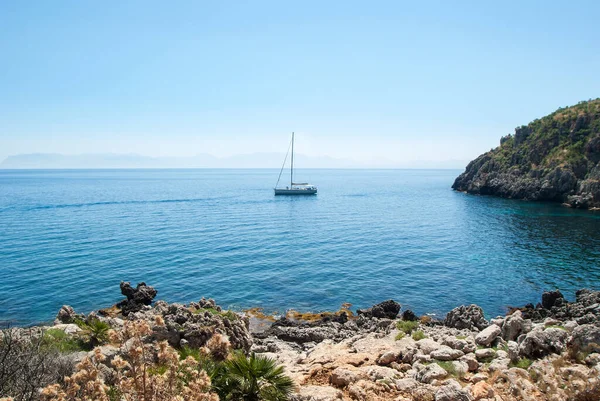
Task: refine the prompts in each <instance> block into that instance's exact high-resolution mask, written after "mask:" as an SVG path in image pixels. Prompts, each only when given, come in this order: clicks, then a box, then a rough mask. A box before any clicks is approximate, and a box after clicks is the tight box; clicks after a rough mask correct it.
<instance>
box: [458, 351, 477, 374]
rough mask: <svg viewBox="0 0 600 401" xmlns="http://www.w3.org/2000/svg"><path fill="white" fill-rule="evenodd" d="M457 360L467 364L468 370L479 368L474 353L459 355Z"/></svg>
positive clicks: (473, 370) (472, 370)
mask: <svg viewBox="0 0 600 401" xmlns="http://www.w3.org/2000/svg"><path fill="white" fill-rule="evenodd" d="M459 361H462V362H465V363H466V364H467V366H468V370H469V372H475V371H476V370H477V369H479V362H477V358H475V354H467V355H464V356H461V357H460V358H459Z"/></svg>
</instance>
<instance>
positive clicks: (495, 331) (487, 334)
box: [475, 324, 502, 346]
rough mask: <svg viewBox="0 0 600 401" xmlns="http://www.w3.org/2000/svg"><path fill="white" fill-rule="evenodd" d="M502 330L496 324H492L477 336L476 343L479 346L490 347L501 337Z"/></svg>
mask: <svg viewBox="0 0 600 401" xmlns="http://www.w3.org/2000/svg"><path fill="white" fill-rule="evenodd" d="M501 332H502V329H501V328H500V327H499V326H496V325H495V324H492V325H490V326H488V327H486V328H485V329H483V330H482V331H481V332H479V333H478V334H477V335H476V336H475V342H476V343H477V344H479V345H484V346H488V345H490V344H491V343H492V341H494V340H495V339H496V337H498V335H500V333H501Z"/></svg>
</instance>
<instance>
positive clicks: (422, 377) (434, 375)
mask: <svg viewBox="0 0 600 401" xmlns="http://www.w3.org/2000/svg"><path fill="white" fill-rule="evenodd" d="M447 375H448V372H446V371H445V370H444V368H442V367H441V366H440V365H438V364H437V363H432V364H430V365H427V366H425V368H423V369H422V370H420V371H419V372H417V376H416V379H417V380H418V381H420V382H421V383H431V382H432V381H433V380H436V379H443V378H444V377H446V376H447Z"/></svg>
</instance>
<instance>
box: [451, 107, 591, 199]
mask: <svg viewBox="0 0 600 401" xmlns="http://www.w3.org/2000/svg"><path fill="white" fill-rule="evenodd" d="M599 162H600V99H595V100H589V101H585V102H580V103H578V104H577V105H575V106H571V107H565V108H561V109H558V110H557V111H555V112H554V113H552V114H550V115H548V116H546V117H543V118H540V119H537V120H534V121H533V122H531V123H529V124H528V125H524V126H521V127H518V128H516V129H515V133H514V135H510V134H509V135H507V136H505V137H502V138H501V139H500V146H498V147H497V148H495V149H492V150H490V151H489V152H487V153H484V154H483V155H481V156H479V157H478V158H477V159H475V160H473V161H472V162H471V163H469V165H468V166H467V168H466V170H465V172H464V173H462V174H461V175H460V176H459V177H458V178H457V179H456V181H455V182H454V185H453V186H452V188H454V189H456V190H459V191H466V192H469V193H477V194H484V195H496V196H502V197H506V198H517V199H530V200H548V201H557V202H564V203H566V204H568V205H570V206H573V207H581V208H588V207H599V206H600V164H599Z"/></svg>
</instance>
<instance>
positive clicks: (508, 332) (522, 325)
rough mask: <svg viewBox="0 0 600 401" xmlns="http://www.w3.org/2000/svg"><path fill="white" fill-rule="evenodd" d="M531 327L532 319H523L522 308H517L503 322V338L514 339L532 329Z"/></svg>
mask: <svg viewBox="0 0 600 401" xmlns="http://www.w3.org/2000/svg"><path fill="white" fill-rule="evenodd" d="M531 328H532V323H531V320H525V319H523V313H522V312H521V311H520V310H516V311H515V312H514V313H513V314H511V315H510V316H508V317H507V318H506V319H505V320H504V323H503V324H502V338H504V339H505V340H506V341H514V340H516V339H517V338H518V337H519V335H521V334H527V333H528V332H529V331H531Z"/></svg>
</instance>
